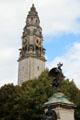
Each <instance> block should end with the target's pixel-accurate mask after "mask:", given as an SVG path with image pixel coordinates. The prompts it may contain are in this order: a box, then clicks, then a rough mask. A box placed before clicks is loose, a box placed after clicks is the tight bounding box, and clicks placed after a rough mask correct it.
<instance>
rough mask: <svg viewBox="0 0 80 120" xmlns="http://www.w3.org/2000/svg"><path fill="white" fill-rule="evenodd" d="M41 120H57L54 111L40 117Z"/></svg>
mask: <svg viewBox="0 0 80 120" xmlns="http://www.w3.org/2000/svg"><path fill="white" fill-rule="evenodd" d="M42 120H57V114H56V112H55V111H54V110H51V109H49V110H48V111H47V112H46V113H45V114H44V115H43V117H42Z"/></svg>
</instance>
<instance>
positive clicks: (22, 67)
mask: <svg viewBox="0 0 80 120" xmlns="http://www.w3.org/2000/svg"><path fill="white" fill-rule="evenodd" d="M44 55H45V49H44V48H43V36H42V28H41V27H40V20H39V17H38V13H37V11H36V8H35V6H34V4H33V5H32V7H31V9H30V11H29V13H28V16H27V19H26V26H25V27H24V31H23V35H22V48H21V49H20V57H19V60H18V62H19V72H18V84H20V85H21V84H22V83H23V82H24V81H27V80H31V79H34V78H36V77H38V76H39V75H40V74H41V72H42V71H44V69H45V56H44Z"/></svg>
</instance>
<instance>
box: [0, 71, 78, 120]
mask: <svg viewBox="0 0 80 120" xmlns="http://www.w3.org/2000/svg"><path fill="white" fill-rule="evenodd" d="M51 83H52V78H51V77H48V70H45V71H44V72H43V73H42V74H41V75H40V76H39V78H38V79H34V80H30V81H27V82H25V83H23V85H22V86H21V87H19V86H13V84H9V85H5V86H3V87H1V88H0V120H26V119H28V120H41V116H42V114H43V104H44V103H45V102H46V101H47V100H48V98H49V97H51V96H52V94H54V93H55V92H56V88H52V86H51ZM61 90H62V92H63V93H64V94H65V95H66V96H67V97H68V99H69V100H70V101H72V102H74V103H75V104H76V105H77V109H76V110H75V118H76V120H80V90H79V89H78V88H77V87H76V85H75V84H74V82H73V81H71V82H70V81H69V80H68V79H65V80H63V81H62V88H61Z"/></svg>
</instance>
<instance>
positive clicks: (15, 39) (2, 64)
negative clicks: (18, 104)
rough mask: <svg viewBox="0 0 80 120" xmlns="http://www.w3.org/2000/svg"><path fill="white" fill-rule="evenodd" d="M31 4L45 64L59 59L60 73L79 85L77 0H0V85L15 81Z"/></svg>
mask: <svg viewBox="0 0 80 120" xmlns="http://www.w3.org/2000/svg"><path fill="white" fill-rule="evenodd" d="M32 3H34V4H35V6H36V9H37V11H38V14H39V17H40V21H41V27H42V29H43V36H44V47H45V48H46V57H47V63H46V66H47V67H49V68H52V67H54V66H56V64H57V63H58V62H60V61H61V62H63V64H64V66H63V72H64V74H65V75H66V77H67V78H69V79H70V80H72V79H74V82H75V83H76V85H77V86H78V87H79V88H80V0H13V1H12V0H6V1H5V0H0V86H2V85H4V84H7V83H14V84H17V75H18V63H17V59H18V57H19V51H18V49H19V48H20V47H21V36H22V32H23V28H24V26H25V20H26V17H27V14H28V11H29V10H30V7H31V6H32Z"/></svg>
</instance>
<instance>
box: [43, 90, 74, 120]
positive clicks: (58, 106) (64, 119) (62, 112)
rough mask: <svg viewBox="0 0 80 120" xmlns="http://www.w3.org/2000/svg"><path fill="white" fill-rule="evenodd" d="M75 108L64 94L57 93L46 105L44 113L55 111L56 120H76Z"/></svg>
mask: <svg viewBox="0 0 80 120" xmlns="http://www.w3.org/2000/svg"><path fill="white" fill-rule="evenodd" d="M75 107H76V106H75V105H74V104H73V103H72V102H70V101H69V100H68V99H67V97H65V95H64V94H63V93H61V92H57V93H55V94H54V95H53V96H52V97H50V98H49V99H48V102H46V103H45V104H44V111H45V114H46V112H48V111H49V110H52V111H55V113H56V115H57V119H54V118H53V119H54V120H74V108H75ZM53 119H52V120H53Z"/></svg>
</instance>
